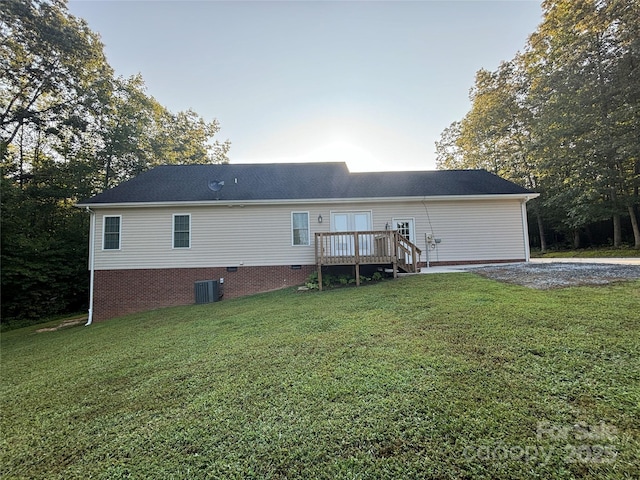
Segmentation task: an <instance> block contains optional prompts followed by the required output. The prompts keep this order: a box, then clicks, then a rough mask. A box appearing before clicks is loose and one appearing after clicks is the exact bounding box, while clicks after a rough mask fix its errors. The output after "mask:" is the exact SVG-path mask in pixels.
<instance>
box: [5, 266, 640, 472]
mask: <svg viewBox="0 0 640 480" xmlns="http://www.w3.org/2000/svg"><path fill="white" fill-rule="evenodd" d="M639 287H640V284H638V282H632V283H626V284H618V285H614V286H607V287H578V288H568V289H561V290H548V291H537V290H529V289H527V288H525V287H520V286H514V285H504V284H499V283H497V282H494V281H491V280H488V279H483V278H479V277H477V276H474V275H472V274H442V275H417V276H412V277H408V278H403V279H400V280H398V281H393V282H385V283H383V284H378V285H371V286H369V287H367V288H360V289H355V288H354V289H340V288H339V289H334V290H331V291H328V292H324V293H322V294H315V295H298V294H297V293H295V290H293V289H292V290H283V291H278V292H272V293H268V294H263V295H256V296H253V297H248V298H243V299H236V300H225V301H222V302H216V303H214V304H210V305H197V306H190V307H179V308H171V309H164V310H157V311H154V312H147V313H145V314H139V315H133V316H129V317H125V318H121V319H116V320H112V321H109V322H105V323H99V324H94V325H92V326H91V327H86V328H85V327H72V328H68V329H64V330H59V331H55V332H48V333H41V334H35V333H34V331H35V329H36V327H30V328H26V329H22V330H14V331H10V332H7V333H4V334H3V335H2V338H1V339H0V341H1V342H2V344H1V349H2V355H3V361H2V363H3V364H2V368H3V375H2V377H0V429H1V431H2V436H3V441H2V442H1V443H0V455H1V456H2V462H1V463H0V475H2V477H3V478H31V479H39V478H119V477H130V478H290V479H294V478H296V479H297V478H300V479H303V478H304V479H308V478H318V479H336V478H345V479H346V478H376V479H398V478H431V479H441V478H486V479H489V478H509V479H514V480H515V479H530V478H554V479H566V480H569V479H574V478H582V479H610V480H613V479H618V478H635V477H637V471H638V470H637V465H638V464H639V463H640V456H639V455H640V429H639V426H638V422H637V419H638V415H639V414H640V412H639V411H638V405H639V403H638V399H639V398H640V391H639V389H638V382H637V372H638V371H640V356H639V355H638V345H640V336H639V335H640V332H639V330H638V324H637V322H635V321H634V320H633V319H635V318H636V313H637V312H638V310H640V296H639V294H638V292H639V291H640V290H639ZM51 326H53V325H51ZM541 424H542V425H549V426H553V427H558V428H564V429H567V428H568V429H570V430H569V432H570V434H569V435H568V436H566V437H564V438H563V437H560V438H558V437H556V438H553V437H552V436H551V435H548V434H542V435H540V425H541ZM602 424H604V425H607V426H610V427H611V429H610V433H611V436H610V437H607V438H603V437H602V436H600V437H596V438H588V437H586V435H585V434H584V430H581V431H577V430H574V428H575V427H576V426H581V425H582V426H584V427H586V426H593V427H598V426H600V425H602ZM612 429H615V430H612ZM595 433H597V431H596V432H595ZM579 434H582V435H583V436H582V437H577V436H576V435H579ZM598 445H609V446H610V448H611V449H613V450H614V451H615V452H616V453H617V456H616V457H615V458H611V457H601V459H604V460H607V461H604V462H599V461H598V457H592V456H589V455H585V456H584V457H582V458H581V459H580V458H574V457H572V456H571V453H572V451H573V450H571V447H573V448H582V449H583V450H582V452H583V453H585V454H588V453H592V452H594V451H595V452H596V453H597V450H596V447H597V446H598ZM505 448H512V449H513V450H512V453H513V454H508V455H506V456H505V455H503V454H504V452H505V450H504V449H505ZM518 448H521V449H524V448H528V449H529V452H530V453H534V452H535V453H539V452H540V449H542V450H544V452H548V455H545V456H544V458H542V457H541V456H535V457H534V456H531V457H529V458H525V457H522V456H518V453H519V451H518ZM483 449H484V450H483ZM534 449H536V450H535V451H534ZM484 451H488V452H490V453H491V455H489V456H488V457H486V458H485V457H483V455H482V453H483V452H484ZM478 454H480V455H478ZM494 454H496V455H497V456H494Z"/></svg>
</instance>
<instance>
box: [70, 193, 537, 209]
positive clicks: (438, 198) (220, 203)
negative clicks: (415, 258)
mask: <svg viewBox="0 0 640 480" xmlns="http://www.w3.org/2000/svg"><path fill="white" fill-rule="evenodd" d="M539 196H540V194H539V193H509V194H490V195H433V196H421V197H363V198H311V199H308V198H296V199H284V200H205V201H198V202H190V201H186V202H123V203H78V204H76V205H75V206H76V207H79V208H84V207H91V208H146V207H187V206H188V207H191V206H195V207H213V206H216V207H244V206H246V205H301V204H305V205H313V204H324V203H333V204H343V203H371V202H384V203H394V202H395V203H399V202H446V201H449V202H450V201H461V200H462V201H473V200H516V199H517V200H521V201H525V202H527V201H529V200H531V199H534V198H537V197H539Z"/></svg>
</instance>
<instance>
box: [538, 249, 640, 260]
mask: <svg viewBox="0 0 640 480" xmlns="http://www.w3.org/2000/svg"><path fill="white" fill-rule="evenodd" d="M531 256H532V257H534V258H616V257H622V258H624V257H640V249H637V248H628V247H621V248H581V249H578V250H552V251H548V252H545V253H540V252H539V251H535V250H532V251H531Z"/></svg>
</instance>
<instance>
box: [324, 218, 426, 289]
mask: <svg viewBox="0 0 640 480" xmlns="http://www.w3.org/2000/svg"><path fill="white" fill-rule="evenodd" d="M315 247H316V264H317V265H318V275H319V277H320V278H319V280H320V282H319V283H320V285H321V284H322V281H321V275H322V272H321V270H322V266H326V265H355V266H356V284H359V283H360V281H359V277H360V274H359V268H358V266H359V265H374V264H378V265H385V264H391V265H392V267H393V273H394V276H396V275H397V271H398V268H401V269H402V270H404V271H406V272H416V271H417V270H418V262H419V256H420V254H421V253H422V252H421V250H420V249H419V248H418V247H417V246H416V245H414V244H413V243H411V242H410V241H409V239H407V238H406V237H405V236H403V235H401V234H400V233H399V232H398V231H397V230H379V231H367V232H319V233H316V234H315Z"/></svg>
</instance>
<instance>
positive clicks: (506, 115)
mask: <svg viewBox="0 0 640 480" xmlns="http://www.w3.org/2000/svg"><path fill="white" fill-rule="evenodd" d="M542 11H543V16H542V22H541V23H540V25H539V26H538V28H537V30H536V31H535V32H534V33H533V34H532V35H530V37H529V39H528V42H527V44H526V46H525V48H524V49H523V51H522V52H519V53H518V54H516V55H515V57H514V58H513V59H511V60H510V61H506V62H503V63H502V64H501V65H500V66H499V67H498V68H497V69H496V70H495V71H488V70H480V71H478V72H477V74H476V78H475V84H474V85H473V88H472V89H471V91H470V100H471V102H472V103H471V108H470V110H469V112H468V113H467V114H466V115H465V117H464V118H463V119H462V120H460V121H456V122H454V123H453V124H451V125H450V126H449V127H448V128H447V129H445V130H444V131H443V132H442V134H441V137H440V139H439V140H438V141H437V142H436V154H437V164H438V167H439V168H445V169H459V168H485V169H487V170H489V171H491V172H494V173H496V174H498V175H500V176H502V177H504V178H507V179H509V180H512V181H514V182H516V183H518V184H520V185H522V186H524V187H527V188H530V189H532V190H534V191H536V192H540V194H541V195H540V197H539V198H538V199H536V200H533V201H531V202H529V205H528V208H529V214H530V217H531V219H532V220H533V223H534V227H533V228H532V229H530V231H531V236H532V239H533V240H535V243H536V244H537V245H538V246H539V247H540V248H541V250H542V251H544V250H546V249H547V248H548V244H551V243H554V242H555V243H560V244H562V245H571V246H573V247H575V248H578V247H580V246H581V245H584V243H585V242H589V243H590V244H610V245H611V246H614V247H620V246H622V245H623V244H624V243H628V244H631V245H633V246H635V248H640V230H639V228H638V214H639V212H638V206H639V204H640V197H639V195H638V190H639V187H640V22H639V21H638V19H640V1H638V0H545V1H543V2H542ZM603 225H604V226H605V227H606V228H604V229H603V228H602V227H603ZM596 230H598V232H596Z"/></svg>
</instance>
